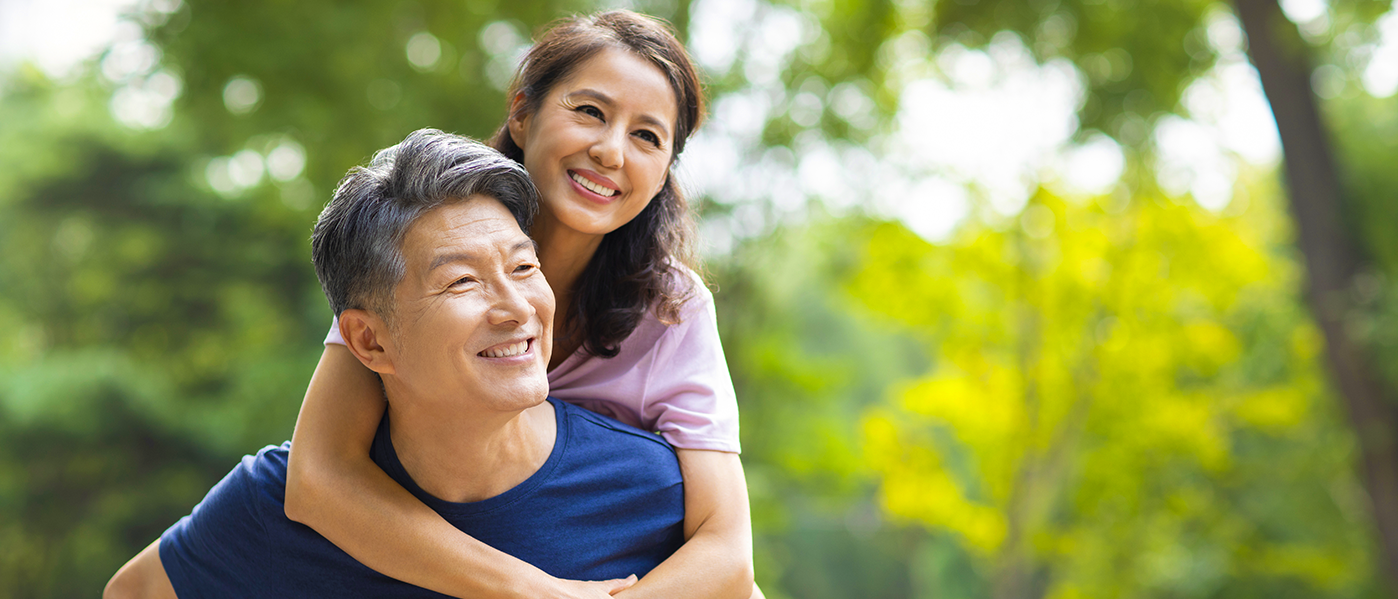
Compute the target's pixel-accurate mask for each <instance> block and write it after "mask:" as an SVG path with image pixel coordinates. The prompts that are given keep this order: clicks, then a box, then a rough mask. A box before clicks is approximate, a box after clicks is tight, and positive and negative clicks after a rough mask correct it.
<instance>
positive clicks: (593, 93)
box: [568, 88, 670, 137]
mask: <svg viewBox="0 0 1398 599" xmlns="http://www.w3.org/2000/svg"><path fill="white" fill-rule="evenodd" d="M568 95H569V96H585V97H588V98H592V99H593V100H596V101H597V102H600V103H602V104H606V105H608V106H611V105H614V104H616V102H615V101H613V100H612V97H611V96H608V95H607V94H604V93H602V92H599V91H597V90H595V89H587V88H583V89H580V90H577V91H574V92H572V93H570V94H568ZM636 118H637V119H640V121H641V122H642V123H645V124H647V125H650V126H652V127H655V128H657V129H659V130H660V133H661V134H662V135H664V136H666V137H669V136H670V128H669V127H666V126H665V123H664V122H662V121H661V120H660V119H658V118H655V117H654V116H651V115H650V114H647V113H644V112H643V113H640V114H638V115H636Z"/></svg>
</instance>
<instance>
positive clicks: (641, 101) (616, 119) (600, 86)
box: [508, 48, 676, 365]
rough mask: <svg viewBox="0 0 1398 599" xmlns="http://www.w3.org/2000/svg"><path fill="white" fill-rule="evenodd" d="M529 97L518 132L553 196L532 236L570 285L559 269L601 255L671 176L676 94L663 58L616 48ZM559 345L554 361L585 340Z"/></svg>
mask: <svg viewBox="0 0 1398 599" xmlns="http://www.w3.org/2000/svg"><path fill="white" fill-rule="evenodd" d="M528 104H529V102H528V100H527V98H526V96H525V95H524V94H523V93H522V92H520V93H517V94H515V97H514V100H513V102H512V106H511V107H512V110H511V112H512V115H511V117H510V120H509V123H508V127H509V139H510V140H511V141H512V142H514V144H515V145H516V146H517V147H519V148H520V151H521V152H523V153H524V166H525V168H526V169H528V170H529V172H530V175H531V176H532V177H533V178H534V184H535V185H538V186H539V188H540V194H541V197H542V198H547V199H545V200H542V203H543V210H542V211H541V214H540V218H539V219H538V221H537V222H536V223H535V228H534V231H533V234H534V238H535V239H537V240H539V242H540V245H541V246H542V247H546V248H548V253H547V254H546V255H545V256H544V257H543V258H542V259H543V260H544V262H545V263H546V264H548V265H549V267H548V270H549V271H552V272H550V275H551V276H550V280H553V281H555V283H556V284H560V285H561V287H562V288H563V289H569V288H571V287H572V285H571V283H572V281H569V280H567V279H566V278H564V279H563V280H559V279H560V277H559V276H557V275H554V273H561V272H562V271H563V267H565V266H567V265H569V263H570V262H576V261H577V257H586V256H591V255H593V254H595V253H596V252H597V248H598V246H600V245H601V243H602V239H603V237H604V236H605V235H606V234H607V233H610V232H612V231H615V230H617V229H618V228H619V227H621V226H622V225H624V224H626V223H628V222H631V220H632V219H634V218H636V215H637V214H639V213H640V212H641V211H642V210H644V209H645V208H646V207H647V206H649V205H650V202H651V200H652V199H653V198H655V197H656V196H657V194H659V193H660V191H661V188H662V186H663V185H664V184H665V182H666V181H667V180H668V177H667V175H668V174H669V166H670V162H671V157H672V154H671V151H670V148H671V135H670V132H669V127H667V126H665V124H664V123H673V122H675V116H676V115H675V112H676V110H675V104H676V102H675V94H674V92H673V91H672V90H671V89H670V88H669V86H668V85H667V84H666V81H665V74H664V73H662V72H661V71H660V69H659V68H657V67H656V66H655V65H653V64H651V63H650V62H648V61H646V60H645V59H642V58H640V57H638V56H636V55H634V54H632V53H630V52H627V51H624V50H619V49H614V48H608V49H605V50H602V51H601V52H599V53H598V54H597V55H595V56H593V57H592V58H590V59H588V60H586V61H585V62H583V63H582V64H581V65H580V66H579V67H578V68H577V70H576V71H574V73H573V74H572V76H570V77H568V78H567V79H566V80H564V81H561V82H559V83H558V84H557V85H555V86H554V87H553V89H552V90H550V91H549V93H548V94H547V95H546V96H545V97H544V98H543V99H542V100H541V101H539V102H537V104H538V106H537V107H536V108H534V109H533V110H532V111H527V110H525V109H524V108H525V107H526V106H527V105H528ZM570 257H572V258H573V259H571V260H570V259H569V258H570ZM584 262H585V260H584ZM575 276H576V275H575ZM559 324H560V325H562V324H565V323H559ZM560 330H566V329H560ZM570 341H571V343H570ZM558 343H559V348H558V349H559V350H560V351H558V352H557V353H556V358H555V359H556V360H558V361H562V359H563V358H566V357H567V356H568V355H570V354H572V353H573V351H574V350H576V349H577V347H578V345H579V344H580V343H581V339H576V338H571V337H570V336H568V335H560V339H559V340H558ZM554 365H557V364H556V363H555V364H554Z"/></svg>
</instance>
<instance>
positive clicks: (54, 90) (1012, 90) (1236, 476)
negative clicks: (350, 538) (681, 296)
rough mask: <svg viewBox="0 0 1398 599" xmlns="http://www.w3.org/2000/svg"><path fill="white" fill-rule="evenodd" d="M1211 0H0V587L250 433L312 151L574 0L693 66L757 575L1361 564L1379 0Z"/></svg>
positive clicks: (1154, 575) (1387, 27)
mask: <svg viewBox="0 0 1398 599" xmlns="http://www.w3.org/2000/svg"><path fill="white" fill-rule="evenodd" d="M1239 2H1240V4H1239V5H1238V6H1235V5H1234V4H1230V3H1228V2H1221V1H1215V0H941V1H937V2H934V1H931V0H867V1H861V0H631V1H630V2H623V3H622V4H616V3H610V4H609V3H605V2H604V3H603V4H593V3H589V2H585V1H572V0H538V1H533V2H499V1H497V0H471V1H469V2H463V1H460V0H453V1H447V0H386V1H375V2H343V1H333V2H332V1H329V0H301V1H298V2H274V1H270V0H242V1H239V2H216V1H212V0H136V1H131V0H90V1H86V2H82V1H78V0H5V1H0V597H14V598H30V597H34V598H39V597H92V596H96V595H97V594H98V593H99V592H100V589H101V587H102V585H103V584H104V583H105V581H106V580H107V578H108V577H110V576H111V574H112V573H113V572H115V570H116V569H117V568H118V567H119V566H120V565H121V564H122V563H123V562H124V561H125V560H126V559H128V558H129V557H130V556H132V555H133V554H134V553H135V552H137V551H138V550H139V549H140V548H141V547H143V546H144V545H146V544H147V543H149V542H150V541H151V540H152V539H154V538H155V537H156V536H157V535H159V533H160V532H161V531H162V530H163V529H164V528H165V527H167V526H168V525H169V524H171V523H172V522H173V521H174V520H175V519H176V518H178V517H179V516H180V515H182V514H185V513H187V512H188V511H189V509H190V508H191V506H193V505H194V504H195V503H196V502H197V501H198V500H199V498H200V497H202V495H203V494H204V492H205V491H206V490H207V489H208V488H209V487H210V486H211V485H212V484H213V483H214V482H215V481H217V480H218V479H219V478H220V477H221V476H222V475H223V474H224V473H225V472H226V471H227V470H228V469H229V468H230V467H231V466H232V465H233V464H234V463H235V461H236V459H237V458H238V456H241V455H242V454H244V453H249V452H252V451H255V450H256V449H257V448H259V447H261V446H263V445H266V444H272V443H279V442H281V441H282V440H284V439H286V438H288V437H289V436H290V434H291V429H292V425H293V423H294V420H295V416H296V411H297V408H298V407H299V404H300V399H301V396H302V394H303V392H304V390H305V386H306V383H307V381H308V379H309V376H310V373H311V372H312V370H313V368H314V366H315V363H316V360H317V357H318V356H319V355H320V352H321V345H320V341H321V339H322V336H323V334H324V332H325V329H326V327H327V325H328V323H329V320H330V315H329V311H328V308H327V306H326V303H325V300H324V298H323V296H322V295H321V293H320V290H319V288H318V286H317V284H316V281H315V276H314V273H313V272H312V269H311V265H310V262H309V248H308V236H309V232H310V228H311V225H312V224H313V222H314V220H315V217H316V215H317V213H318V211H319V208H320V206H321V205H323V203H324V202H325V201H326V200H327V198H328V194H329V193H330V191H331V190H332V189H333V186H334V184H335V182H336V181H337V180H338V178H339V176H340V175H342V174H343V173H344V172H345V170H346V169H347V168H348V167H350V166H352V165H355V164H358V163H361V162H363V161H364V160H366V159H367V158H368V157H369V156H370V155H371V154H372V152H373V151H374V150H376V149H378V148H381V147H384V146H387V145H389V144H392V143H394V142H396V141H398V140H400V139H401V138H402V137H403V136H404V135H405V134H406V133H408V132H409V131H411V130H414V129H416V128H419V127H424V126H432V127H437V128H441V129H445V130H448V131H455V132H459V133H463V134H467V135H473V136H478V137H485V136H488V135H489V134H490V133H491V131H492V130H493V129H494V128H495V126H496V125H497V124H498V123H499V122H500V121H501V119H502V118H503V116H504V110H505V106H506V104H505V99H504V97H503V95H502V90H503V89H504V87H505V86H506V84H507V82H508V80H509V77H510V75H511V73H512V70H513V68H514V66H515V64H516V61H517V60H518V58H519V56H520V53H521V51H522V50H523V49H524V48H525V47H527V45H528V43H529V40H530V37H531V35H532V34H533V33H534V32H536V31H538V30H539V29H540V27H541V26H543V25H544V24H545V23H547V22H549V21H550V20H552V19H555V18H557V17H559V16H562V15H565V14H569V13H572V12H587V11H592V10H595V9H598V8H610V7H616V6H622V7H628V8H633V9H636V10H640V11H643V12H647V13H650V14H653V15H656V16H659V17H662V18H665V19H668V20H670V21H671V22H673V23H674V24H675V26H676V27H677V29H678V30H679V31H680V32H681V33H682V37H683V38H684V39H685V41H686V43H687V44H688V45H689V48H690V50H691V52H692V54H693V56H694V57H695V59H696V61H697V62H698V63H699V64H700V65H701V66H702V67H703V70H704V74H705V78H706V81H707V85H708V90H709V95H710V98H711V100H712V104H711V111H710V119H709V121H708V123H707V124H706V126H705V127H704V128H703V129H702V130H701V131H700V133H699V136H698V138H697V139H696V140H695V141H694V142H693V143H692V144H691V145H690V149H689V150H688V151H687V152H686V155H685V156H684V157H683V160H682V165H681V168H682V173H683V177H684V184H685V186H686V188H687V189H688V190H689V192H690V195H691V197H692V198H693V200H694V202H695V205H696V209H697V210H698V213H699V214H700V216H701V221H702V236H703V248H704V259H705V263H706V268H707V275H708V280H709V281H710V283H711V286H712V288H713V289H714V291H715V295H716V298H717V301H718V303H719V312H720V326H721V329H722V335H723V340H724V346H725V350H726V352H727V357H728V361H729V366H730V368H731V370H732V374H733V377H734V382H735V384H736V386H737V389H738V396H739V400H740V402H741V407H742V413H743V445H744V462H745V464H746V468H747V473H748V479H749V485H750V490H751V495H752V506H753V513H754V521H755V526H756V538H755V548H756V556H757V567H758V570H757V577H758V581H759V582H760V583H761V585H762V586H763V588H764V589H765V591H766V594H767V596H768V597H771V598H773V599H780V598H812V599H816V598H837V597H838V598H846V597H861V598H881V597H890V598H891V597H939V598H940V597H968V598H977V597H995V598H1002V599H1018V598H1039V597H1048V598H1053V599H1069V598H1078V597H1161V598H1176V597H1178V598H1194V597H1199V598H1204V597H1228V598H1233V597H1241V598H1247V597H1266V598H1268V599H1276V598H1282V597H1307V598H1309V597H1385V596H1392V594H1391V593H1392V589H1394V588H1395V586H1394V585H1393V582H1394V581H1395V580H1396V579H1395V576H1398V572H1395V569H1396V568H1395V564H1398V494H1395V492H1394V489H1395V485H1398V427H1395V419H1394V414H1393V412H1394V410H1395V409H1398V399H1395V398H1398V283H1396V282H1395V281H1396V280H1398V279H1396V277H1398V242H1395V239H1398V236H1395V233H1398V191H1395V190H1398V168H1394V166H1395V165H1398V97H1395V91H1396V90H1398V13H1394V12H1392V11H1391V10H1390V9H1391V7H1390V3H1389V2H1388V1H1386V0H1383V1H1374V0H1329V1H1327V0H1285V1H1283V2H1281V3H1280V5H1278V4H1277V3H1275V2H1271V1H1266V0H1239ZM1239 8H1243V10H1241V11H1240V10H1239ZM1248 10H1253V11H1255V12H1256V13H1257V14H1259V15H1261V17H1259V18H1258V19H1253V20H1251V21H1250V20H1248V19H1240V18H1239V15H1240V14H1241V15H1244V16H1247V15H1249V14H1250V13H1249V12H1248ZM1258 23H1260V25H1258ZM1245 24H1246V25H1247V26H1246V27H1245ZM1248 33H1252V34H1253V35H1252V36H1249V35H1248ZM1250 37H1251V38H1252V41H1251V43H1250V41H1249V38H1250ZM1263 37H1267V38H1268V40H1269V41H1267V43H1263V41H1264V40H1263V39H1262V38H1263ZM1267 61H1271V62H1267ZM1254 64H1258V65H1268V64H1270V65H1272V66H1271V67H1268V68H1265V69H1263V71H1264V72H1263V74H1264V75H1266V74H1268V73H1272V74H1279V75H1277V77H1279V78H1278V79H1276V81H1279V82H1280V83H1277V84H1276V85H1275V86H1274V85H1273V84H1272V83H1269V84H1268V88H1267V89H1266V93H1264V88H1263V86H1262V85H1261V83H1260V80H1259V71H1258V70H1256V69H1254V67H1253V65H1254ZM1288 76H1289V77H1290V78H1289V79H1287V77H1288ZM1288 82H1289V83H1288ZM1273 107H1276V108H1277V110H1276V113H1277V114H1278V115H1281V116H1282V118H1281V119H1280V121H1281V123H1282V127H1281V130H1282V131H1283V133H1285V132H1286V131H1293V132H1294V131H1302V132H1311V133H1313V135H1310V136H1309V137H1307V136H1306V135H1301V134H1296V135H1290V136H1288V135H1281V136H1279V135H1278V124H1277V121H1276V120H1274V118H1273V116H1272V115H1273ZM1288 127H1290V129H1288ZM1283 139H1285V140H1286V143H1285V144H1283V143H1282V141H1283ZM1284 145H1285V151H1283V146H1284ZM1288 159H1289V160H1290V162H1289V163H1288ZM1287 164H1292V165H1293V167H1294V168H1293V170H1291V171H1290V173H1291V175H1290V176H1291V177H1292V179H1288V170H1287V169H1286V165H1287ZM1327 173H1328V174H1327ZM1302 180H1304V182H1305V183H1306V184H1305V185H1288V181H1292V182H1293V183H1295V182H1297V181H1302ZM1292 189H1295V190H1296V192H1295V193H1292V192H1291V191H1290V190H1292ZM1296 214H1302V215H1304V216H1303V217H1302V218H1301V219H1300V220H1298V219H1297V218H1296V217H1295V216H1294V215H1296ZM1298 225H1299V226H1298ZM1298 232H1299V234H1298ZM1385 548H1387V549H1385Z"/></svg>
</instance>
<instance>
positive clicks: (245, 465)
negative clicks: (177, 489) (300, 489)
mask: <svg viewBox="0 0 1398 599" xmlns="http://www.w3.org/2000/svg"><path fill="white" fill-rule="evenodd" d="M273 450H275V448H271V447H269V448H267V449H264V450H263V451H261V452H259V453H258V454H257V455H256V456H245V457H244V458H243V460H242V462H240V463H239V464H238V466H237V467H236V468H234V469H233V470H232V471H231V472H229V473H228V475H227V476H225V477H223V480H221V481H219V482H218V484H217V485H214V487H213V488H212V489H210V490H209V493H208V494H207V495H205V496H204V500H203V501H200V502H199V505H196V506H194V511H192V512H190V514H189V515H188V516H185V517H184V518H181V519H180V521H179V522H176V523H175V525H174V526H171V527H170V528H169V529H168V530H166V531H165V533H164V534H162V535H161V536H160V562H161V564H162V565H163V566H164V568H165V574H166V575H167V576H168V577H169V578H170V583H171V585H173V586H174V588H175V593H176V594H177V595H178V596H179V597H180V598H181V599H190V598H192V597H248V596H258V590H259V589H261V590H268V591H270V590H271V589H262V587H261V585H262V584H265V581H267V580H270V577H269V576H268V575H267V574H268V571H269V569H270V568H271V567H272V563H271V560H270V559H269V555H270V553H269V548H268V547H267V534H266V528H265V520H264V518H265V517H266V515H267V514H266V511H267V510H266V507H267V499H268V497H267V493H266V490H267V487H268V485H269V484H270V485H275V483H276V480H278V479H277V478H275V476H276V475H275V473H274V472H269V470H275V464H270V463H268V462H269V460H272V459H273V458H272V456H269V455H267V454H269V453H270V452H271V451H273ZM269 466H270V467H271V468H269ZM281 472H285V470H284V469H282V470H281ZM269 478H270V479H272V480H269ZM280 480H283V481H284V480H285V479H284V478H281V479H280ZM283 484H284V483H283Z"/></svg>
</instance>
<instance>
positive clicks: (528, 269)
mask: <svg viewBox="0 0 1398 599" xmlns="http://www.w3.org/2000/svg"><path fill="white" fill-rule="evenodd" d="M535 268H538V267H537V266H534V265H533V264H521V265H519V266H516V267H515V272H518V273H526V272H531V271H533V270H534V269H535Z"/></svg>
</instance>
